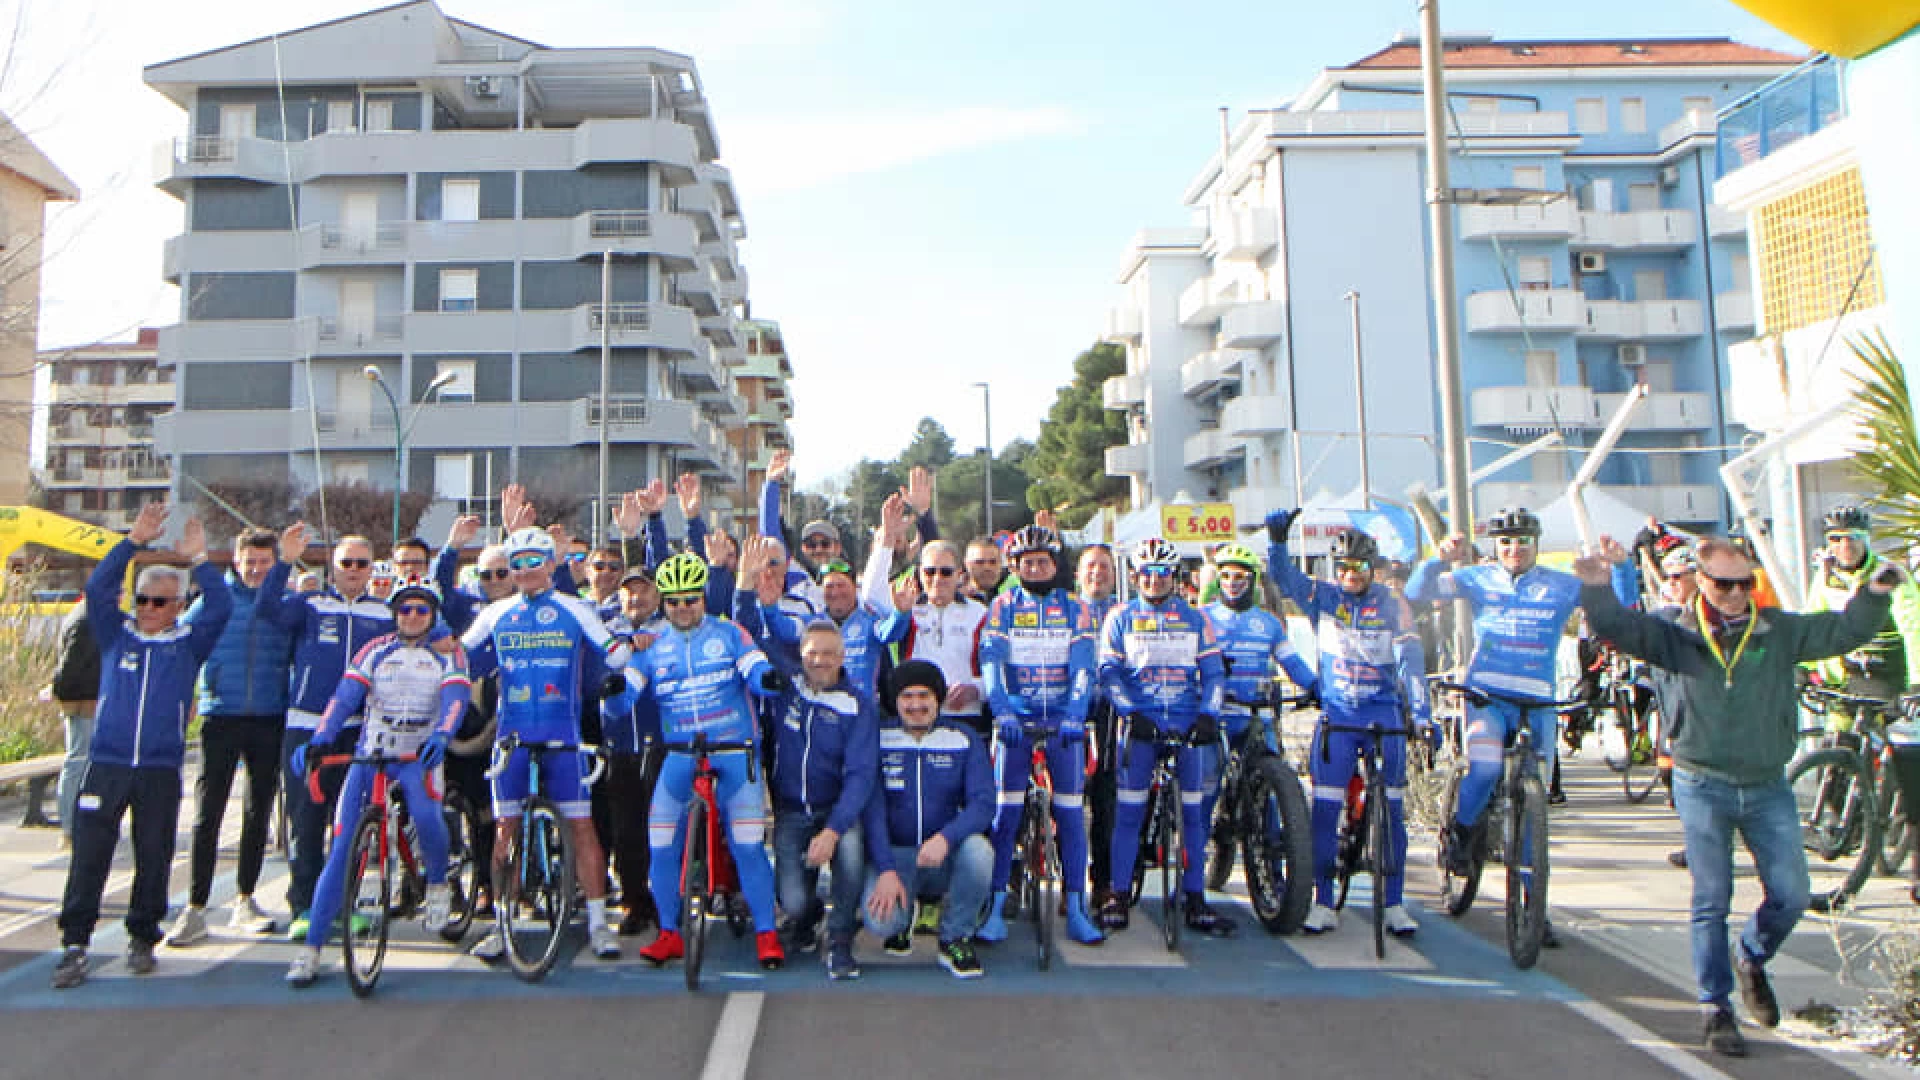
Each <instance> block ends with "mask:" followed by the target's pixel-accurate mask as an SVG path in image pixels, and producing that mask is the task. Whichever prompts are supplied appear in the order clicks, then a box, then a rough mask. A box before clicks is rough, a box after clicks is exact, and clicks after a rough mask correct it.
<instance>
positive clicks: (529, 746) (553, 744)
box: [487, 735, 607, 787]
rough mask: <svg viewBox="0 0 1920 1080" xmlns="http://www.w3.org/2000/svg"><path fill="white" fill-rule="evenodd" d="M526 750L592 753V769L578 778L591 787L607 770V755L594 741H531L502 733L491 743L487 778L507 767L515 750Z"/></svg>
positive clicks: (540, 752) (542, 752)
mask: <svg viewBox="0 0 1920 1080" xmlns="http://www.w3.org/2000/svg"><path fill="white" fill-rule="evenodd" d="M522 749H524V750H527V751H529V752H530V753H532V754H534V755H536V756H537V755H540V754H562V753H566V752H568V751H572V752H575V753H581V754H591V755H593V770H592V771H591V772H589V773H587V775H586V776H584V777H582V778H581V780H580V783H581V786H583V787H592V786H593V785H594V784H596V783H598V782H599V780H600V777H601V775H602V774H604V773H605V772H606V771H607V755H606V754H605V752H603V751H602V750H601V748H600V747H599V746H598V745H597V744H594V743H572V742H567V741H565V740H563V739H548V740H545V741H542V742H533V741H530V740H527V739H523V738H521V737H520V736H519V735H504V736H502V737H501V738H499V739H498V740H496V741H495V742H494V744H493V760H492V761H491V762H489V763H488V765H487V778H488V779H493V778H494V777H497V776H499V775H500V773H501V772H502V771H504V770H505V769H506V767H507V760H508V759H509V758H511V757H513V752H514V751H515V750H522Z"/></svg>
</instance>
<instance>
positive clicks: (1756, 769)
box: [1573, 537, 1906, 1057]
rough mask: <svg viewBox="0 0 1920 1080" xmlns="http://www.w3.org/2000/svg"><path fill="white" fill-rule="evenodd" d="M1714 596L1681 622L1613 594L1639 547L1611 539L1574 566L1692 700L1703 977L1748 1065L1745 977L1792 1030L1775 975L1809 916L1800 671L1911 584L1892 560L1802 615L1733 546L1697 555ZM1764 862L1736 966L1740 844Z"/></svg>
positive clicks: (1714, 1017) (1683, 787)
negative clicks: (1824, 608) (1777, 960)
mask: <svg viewBox="0 0 1920 1080" xmlns="http://www.w3.org/2000/svg"><path fill="white" fill-rule="evenodd" d="M1697 558H1698V564H1699V569H1698V570H1697V571H1696V577H1697V579H1698V581H1699V585H1700V590H1699V593H1698V595H1696V596H1695V597H1694V598H1693V601H1692V603H1691V605H1690V606H1689V608H1688V609H1687V610H1685V611H1683V612H1682V613H1681V615H1680V617H1679V618H1678V619H1676V620H1671V621H1670V620H1668V619H1663V618H1660V617H1658V616H1654V615H1644V614H1641V613H1639V612H1634V611H1629V610H1627V609H1626V608H1624V607H1622V606H1621V604H1620V601H1619V599H1618V597H1616V596H1615V595H1614V594H1613V591H1612V590H1611V589H1610V588H1609V587H1608V586H1609V582H1610V570H1609V566H1608V564H1609V563H1614V564H1618V563H1622V562H1625V561H1626V559H1627V552H1626V549H1624V548H1622V547H1621V546H1620V545H1619V544H1618V543H1616V542H1614V540H1613V539H1612V538H1610V537H1602V538H1601V550H1600V553H1599V554H1588V555H1583V556H1581V557H1580V558H1579V559H1577V560H1575V562H1574V567H1573V568H1574V573H1575V574H1576V575H1578V577H1579V578H1580V581H1581V584H1582V586H1583V587H1582V588H1581V590H1580V603H1581V605H1582V606H1583V607H1584V608H1586V611H1587V619H1588V621H1589V622H1591V623H1592V625H1593V629H1594V632H1595V633H1596V634H1599V635H1600V636H1601V637H1603V638H1606V639H1607V640H1609V641H1611V642H1613V644H1614V647H1615V648H1617V649H1619V650H1620V651H1621V652H1624V653H1626V654H1628V655H1629V656H1637V657H1639V658H1640V659H1642V660H1645V661H1646V662H1647V663H1649V664H1652V665H1653V666H1655V667H1657V668H1660V669H1662V670H1663V671H1666V672H1670V673H1671V674H1672V675H1674V676H1676V678H1675V680H1674V681H1673V682H1672V683H1671V684H1669V686H1668V688H1667V689H1668V691H1669V692H1670V693H1672V694H1674V695H1677V696H1678V697H1680V698H1683V699H1684V701H1685V705H1686V708H1685V723H1683V724H1682V725H1681V726H1680V728H1679V730H1678V731H1676V732H1674V735H1673V802H1674V809H1675V810H1677V811H1678V812H1679V814H1680V826H1681V829H1682V831H1683V833H1684V834H1685V836H1686V842H1687V866H1688V869H1689V870H1690V871H1691V872H1692V874H1693V934H1692V937H1693V971H1694V978H1695V980H1696V981H1697V982H1698V983H1699V1001H1700V1004H1701V1007H1702V1010H1703V1012H1704V1014H1705V1020H1706V1027H1705V1036H1704V1041H1705V1042H1706V1044H1707V1046H1709V1047H1710V1048H1712V1049H1713V1050H1714V1051H1715V1052H1716V1053H1720V1054H1725V1055H1728V1056H1732V1057H1738V1056H1741V1055H1744V1054H1745V1053H1746V1040H1745V1039H1744V1038H1743V1037H1742V1036H1741V1034H1740V1029H1739V1026H1738V1024H1736V1022H1735V1021H1734V1017H1733V1007H1732V1004H1731V1002H1730V1000H1729V999H1730V996H1731V994H1732V992H1733V987H1734V982H1735V978H1736V976H1737V978H1738V981H1739V985H1740V996H1741V998H1742V1000H1743V1001H1744V1002H1745V1004H1746V1007H1747V1012H1748V1013H1749V1014H1750V1015H1751V1017H1752V1018H1753V1019H1754V1020H1755V1021H1756V1022H1758V1023H1759V1024H1761V1025H1762V1026H1764V1027H1773V1026H1775V1025H1776V1024H1778V1023H1779V1022H1780V1005H1779V1003H1778V1002H1777V1001H1776V1000H1775V999H1774V995H1773V987H1772V985H1771V984H1770V983H1769V982H1768V980H1767V971H1766V964H1767V961H1768V960H1771V959H1772V958H1773V955H1774V953H1775V952H1777V951H1778V950H1779V948H1780V946H1781V944H1782V943H1784V942H1785V941H1786V939H1787V936H1788V935H1789V934H1791V933H1792V932H1793V927H1794V924H1795V923H1797V922H1798V921H1799V920H1800V915H1801V913H1802V912H1803V911H1805V910H1806V906H1807V898H1808V894H1809V889H1810V886H1809V882H1808V877H1807V856H1806V851H1805V850H1804V849H1803V846H1802V845H1803V841H1802V838H1801V830H1800V813H1799V809H1798V807H1797V805H1796V804H1795V801H1794V794H1793V788H1792V787H1791V786H1790V785H1789V784H1788V783H1787V779H1786V768H1787V763H1788V762H1789V761H1791V760H1792V758H1793V754H1794V750H1795V748H1796V746H1797V743H1798V735H1799V730H1800V718H1799V695H1798V694H1797V693H1796V692H1795V690H1794V675H1795V671H1796V669H1797V668H1798V666H1799V665H1800V664H1804V663H1807V662H1809V661H1813V660H1822V659H1825V658H1826V657H1829V656H1838V655H1841V654H1843V653H1847V652H1850V651H1852V650H1854V649H1856V648H1858V647H1860V645H1862V644H1864V643H1865V642H1867V641H1869V640H1871V639H1872V638H1873V636H1874V634H1876V633H1878V632H1879V630H1880V628H1881V627H1882V626H1884V625H1885V624H1886V620H1887V611H1888V608H1889V605H1890V604H1891V599H1890V594H1891V593H1892V591H1893V590H1894V589H1895V588H1897V587H1898V586H1899V585H1900V584H1901V583H1902V582H1903V581H1905V580H1906V575H1905V573H1904V572H1903V571H1901V569H1900V568H1899V567H1898V566H1897V565H1895V564H1892V563H1889V564H1887V567H1886V569H1885V570H1884V571H1883V572H1882V573H1880V574H1876V575H1875V576H1874V577H1873V579H1872V580H1871V581H1870V582H1869V583H1868V585H1867V587H1866V588H1864V589H1859V590H1857V591H1855V592H1854V594H1853V596H1852V598H1851V599H1849V600H1848V601H1847V606H1846V609H1845V610H1844V611H1841V612H1828V613H1822V614H1812V615H1794V614H1788V613H1786V612H1781V611H1777V610H1771V609H1764V608H1761V607H1760V606H1758V605H1756V604H1755V603H1754V599H1753V591H1754V572H1753V564H1752V562H1751V561H1749V560H1748V558H1747V557H1746V556H1745V555H1744V554H1742V553H1741V552H1740V551H1739V550H1738V549H1736V548H1735V547H1734V546H1733V545H1731V544H1729V543H1727V542H1726V541H1724V540H1717V539H1710V540H1704V541H1702V542H1701V543H1700V545H1699V547H1698V549H1697ZM1736 830H1738V831H1739V833H1740V836H1741V839H1742V840H1743V841H1744V842H1745V844H1746V846H1747V851H1748V852H1749V853H1750V854H1751V855H1752V856H1753V862H1754V868H1755V870H1756V871H1757V872H1758V874H1759V877H1760V885H1761V889H1762V892H1763V899H1762V901H1761V904H1760V908H1759V910H1757V911H1755V912H1754V914H1753V917H1752V918H1751V919H1749V920H1747V925H1746V928H1745V929H1744V930H1743V931H1742V932H1741V934H1740V946H1739V953H1738V956H1737V957H1730V956H1729V951H1730V950H1729V948H1728V945H1727V913H1728V909H1729V908H1730V906H1731V904H1732V900H1733V834H1734V832H1735V831H1736Z"/></svg>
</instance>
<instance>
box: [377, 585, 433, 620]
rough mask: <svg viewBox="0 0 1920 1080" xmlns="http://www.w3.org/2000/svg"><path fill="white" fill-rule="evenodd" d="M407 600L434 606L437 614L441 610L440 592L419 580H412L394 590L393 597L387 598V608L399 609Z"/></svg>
mask: <svg viewBox="0 0 1920 1080" xmlns="http://www.w3.org/2000/svg"><path fill="white" fill-rule="evenodd" d="M406 600H425V601H426V602H427V603H428V604H430V605H432V607H433V610H434V611H435V612H436V613H437V612H439V610H440V590H439V589H436V588H434V587H433V586H431V585H429V584H427V583H426V582H424V581H421V580H419V579H418V578H415V579H412V580H410V581H408V582H407V583H406V584H404V585H401V586H400V587H399V588H397V589H395V590H393V595H392V596H389V597H387V606H388V607H390V608H397V607H399V606H400V604H401V602H402V601H406Z"/></svg>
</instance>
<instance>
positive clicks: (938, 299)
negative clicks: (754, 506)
mask: <svg viewBox="0 0 1920 1080" xmlns="http://www.w3.org/2000/svg"><path fill="white" fill-rule="evenodd" d="M376 6H379V5H378V4H377V2H375V0H357V2H356V0H338V2H336V0H311V2H283V3H273V4H262V3H259V2H258V0H178V2H174V3H153V2H150V0H57V2H56V0H0V33H5V32H6V30H5V28H7V27H11V34H10V39H11V42H12V47H11V49H10V55H9V57H8V59H7V61H6V63H5V65H4V68H0V108H4V109H5V110H6V111H7V112H8V113H9V114H10V115H12V116H14V117H15V118H16V120H17V121H18V122H19V123H20V126H21V127H22V128H23V129H24V130H26V131H27V132H28V134H29V135H30V136H31V137H32V138H33V139H34V140H35V141H36V142H37V143H38V144H39V145H40V147H41V148H42V149H43V150H44V151H46V153H47V154H48V156H49V157H51V158H52V159H53V160H54V161H55V163H57V164H58V165H59V166H60V167H61V168H62V169H64V170H65V171H66V172H67V174H68V175H69V176H70V177H72V178H73V179H74V180H75V181H76V182H77V183H78V184H79V186H80V188H81V190H82V192H83V198H82V199H81V201H80V202H79V203H76V204H72V205H69V206H62V207H58V208H56V209H55V210H54V211H53V213H52V214H51V216H50V219H49V228H50V239H49V250H50V253H51V257H50V262H49V265H48V266H47V268H46V274H45V279H44V282H43V292H42V309H41V327H40V340H41V344H42V346H43V347H53V346H63V345H72V344H79V343H85V342H90V341H100V340H121V339H127V338H131V336H132V334H133V332H134V330H135V329H136V328H137V327H139V326H142V325H166V324H169V323H172V322H175V321H177V320H178V297H177V291H176V290H174V289H173V288H172V287H170V286H168V285H166V284H165V283H164V282H162V281H161V280H160V256H161V247H162V244H163V243H164V241H165V240H166V238H167V237H169V236H172V235H175V234H177V233H178V232H179V231H180V230H181V212H180V204H179V203H178V201H176V200H174V199H173V198H171V197H169V196H167V195H165V194H164V193H161V192H160V191H159V190H158V189H156V188H154V187H153V179H154V177H155V165H154V155H155V152H156V148H157V147H159V146H161V145H162V144H163V143H165V142H166V141H168V140H170V139H171V138H173V137H174V136H177V135H181V134H184V133H185V131H186V116H185V114H184V113H183V112H182V111H180V110H179V109H178V108H176V107H174V106H173V105H172V104H171V103H170V102H168V101H167V100H166V99H164V98H162V97H161V96H160V95H159V94H157V93H154V92H152V91H150V90H148V89H147V88H146V87H145V85H144V84H143V83H142V82H141V79H140V74H141V69H142V67H143V66H145V65H148V64H152V63H157V62H161V61H164V60H168V59H172V58H175V57H178V56H184V55H187V54H190V53H194V52H199V51H203V50H206V49H212V48H217V47H220V46H223V45H229V44H235V43H238V42H241V41H245V40H247V39H250V38H253V37H258V36H262V35H266V34H270V33H273V32H276V31H289V30H294V29H298V28H300V27H302V26H307V25H311V24H312V23H315V22H319V21H323V20H326V19H331V18H338V17H340V16H343V15H350V14H353V13H355V12H358V11H364V10H368V9H370V8H372V7H376ZM441 7H442V10H444V11H445V12H446V13H447V14H449V15H451V16H454V17H456V18H461V19H465V20H467V21H469V22H474V23H478V24H480V25H482V26H487V27H490V28H492V29H496V30H500V31H503V32H506V33H509V34H513V35H515V36H518V37H523V38H528V39H531V40H533V41H537V42H539V43H541V44H543V45H548V46H556V47H565V46H594V45H608V44H620V45H634V46H641V45H646V46H657V47H660V48H665V49H671V50H673V51H676V52H683V53H687V54H689V55H691V56H692V57H693V58H694V61H695V63H696V65H697V67H698V69H699V73H700V77H701V80H702V82H703V83H704V85H705V88H706V91H707V96H708V98H709V99H710V101H711V103H712V107H713V116H714V119H715V123H716V125H717V128H718V131H719V136H720V145H721V160H722V161H723V162H724V163H725V164H727V165H728V166H729V167H730V168H731V169H732V171H733V175H734V180H735V185H736V188H737V189H738V191H739V193H740V197H741V208H742V213H743V215H744V217H745V221H746V226H747V230H748V238H747V240H746V241H745V242H744V244H743V246H742V259H743V261H744V262H745V264H746V267H747V269H748V272H749V274H750V277H751V287H750V299H751V302H752V308H753V314H754V315H755V317H758V318H771V319H776V320H778V321H779V322H780V323H781V325H782V327H783V330H784V334H785V338H786V343H787V348H788V352H789V354H790V355H791V357H792V361H793V365H794V370H795V373H796V374H795V378H794V382H793V393H794V400H795V406H796V415H795V417H794V420H793V429H794V439H795V447H796V449H795V468H796V473H797V474H798V475H799V477H800V478H801V479H802V481H803V482H805V481H808V480H809V479H817V478H821V477H824V476H825V475H827V474H829V473H833V472H836V471H838V470H841V469H844V468H845V467H846V466H848V465H851V464H852V463H854V462H855V461H857V460H859V459H860V458H862V457H873V458H891V457H893V456H895V455H897V454H898V453H899V451H900V450H901V449H903V448H904V447H905V446H906V444H907V442H908V440H909V438H910V437H911V434H912V430H913V427H914V425H915V424H916V423H917V422H918V420H919V419H920V418H921V417H923V416H931V417H933V418H934V419H936V420H938V421H939V422H940V423H941V424H943V425H945V427H946V428H947V430H948V431H949V432H950V433H951V434H952V435H953V436H954V438H955V440H956V442H957V443H958V444H959V445H960V446H961V447H962V448H971V447H975V446H978V445H980V444H981V443H982V441H983V440H984V437H985V432H984V430H983V427H984V424H983V410H982V402H981V394H980V392H979V391H978V390H976V389H974V388H973V384H974V383H976V382H982V381H984V382H987V383H989V384H990V385H991V387H992V407H993V411H992V437H993V442H994V444H995V445H996V446H1004V445H1005V444H1006V442H1007V441H1008V440H1010V439H1013V438H1016V437H1025V438H1029V439H1031V438H1034V437H1035V436H1037V434H1038V432H1039V427H1040V421H1041V420H1042V418H1044V417H1045V415H1046V412H1047V409H1048V407H1049V406H1050V405H1051V404H1052V402H1053V399H1054V394H1055V392H1056V390H1057V388H1058V387H1059V386H1060V385H1061V384H1063V383H1065V382H1068V381H1070V380H1071V378H1072V362H1073V359H1074V357H1075V356H1076V355H1078V354H1079V353H1080V352H1081V351H1082V350H1084V349H1086V348H1087V347H1089V346H1090V345H1092V344H1093V343H1094V342H1095V340H1096V337H1097V335H1098V333H1099V328H1100V325H1101V322H1102V319H1103V316H1104V312H1105V311H1106V309H1107V308H1108V307H1110V306H1111V305H1112V304H1113V303H1114V301H1115V299H1116V298H1117V296H1118V287H1117V284H1116V282H1115V276H1116V273H1117V271H1118V269H1119V265H1120V261H1121V257H1122V255H1123V254H1124V252H1125V250H1126V247H1127V244H1128V241H1129V240H1130V239H1131V238H1132V236H1133V234H1134V233H1135V232H1137V231H1138V230H1139V229H1141V228H1144V227H1147V226H1153V225H1177V224H1182V223H1183V222H1184V220H1185V212H1184V210H1183V208H1182V206H1181V205H1180V194H1181V192H1182V191H1183V190H1184V189H1185V187H1186V186H1187V184H1188V183H1189V182H1190V181H1191V180H1192V179H1193V178H1194V176H1195V175H1196V174H1197V173H1198V171H1199V169H1200V167H1201V166H1202V165H1203V164H1204V162H1205V161H1206V159H1207V157H1208V155H1209V154H1210V153H1212V152H1213V151H1214V149H1216V148H1217V146H1218V142H1219V115H1218V110H1219V109H1220V108H1221V107H1223V106H1224V107H1228V108H1230V109H1232V110H1233V112H1234V116H1235V119H1236V121H1237V119H1238V117H1239V116H1240V115H1241V114H1242V113H1243V112H1244V111H1245V110H1246V109H1249V108H1267V107H1272V106H1275V105H1278V104H1281V103H1282V102H1284V101H1285V100H1287V99H1288V98H1289V97H1290V96H1292V95H1293V94H1294V93H1296V92H1298V91H1299V90H1300V89H1301V88H1303V87H1304V86H1305V85H1306V84H1307V82H1308V81H1309V80H1310V79H1311V78H1312V77H1313V75H1314V74H1315V73H1316V72H1318V71H1319V70H1321V69H1322V68H1325V67H1332V66H1338V65H1341V64H1346V63H1350V62H1352V61H1353V60H1356V59H1358V58H1360V57H1362V56H1365V55H1367V54H1368V53H1370V52H1373V51H1374V50H1376V49H1379V48H1381V47H1383V46H1385V45H1386V44H1388V43H1389V41H1390V40H1391V39H1392V37H1393V35H1394V34H1395V33H1396V32H1398V31H1401V30H1404V29H1410V28H1412V27H1413V26H1414V25H1415V23H1416V20H1417V12H1416V8H1415V5H1414V4H1413V3H1412V2H1411V0H1407V2H1396V3H1386V2H1381V0H1353V2H1349V3H1346V4H1339V5H1306V4H1301V3H1298V2H1274V0H1269V2H1267V3H1250V2H1245V0H1212V2H1210V3H1207V4H1204V5H1191V6H1190V5H1186V4H1175V3H1172V2H1169V0H1102V2H1100V3H1092V2H1088V0H1041V2H1038V3H1036V2H1034V0H974V2H972V3H968V4H964V5H949V4H939V5H936V4H928V3H918V2H902V0H661V2H653V3H648V2H635V0H546V2H544V3H541V4H526V3H524V2H519V0H441ZM1196 13H1198V14H1196ZM1441 18H1442V26H1443V27H1444V29H1445V31H1446V32H1448V33H1454V32H1463V33H1464V32H1481V33H1495V34H1498V35H1499V36H1501V37H1506V38H1524V37H1533V38H1541V37H1676V36H1694V35H1728V36H1732V37H1734V38H1736V39H1738V40H1741V41H1746V42H1749V43H1752V44H1757V45H1765V46H1771V47H1774V48H1781V49H1785V50H1789V51H1796V52H1798V51H1804V49H1803V48H1802V47H1800V46H1798V45H1797V44H1796V43H1794V42H1793V41H1791V40H1790V39H1788V38H1787V37H1785V36H1784V35H1783V34H1781V33H1779V32H1778V31H1775V30H1773V29H1772V28H1771V27H1768V26H1767V25H1766V24H1764V23H1761V22H1760V21H1759V20H1757V19H1755V18H1753V17H1752V16H1750V15H1748V14H1746V12H1744V11H1742V10H1741V9H1740V8H1738V7H1736V6H1734V5H1733V4H1732V3H1731V2H1730V0H1609V2H1607V3H1604V4H1602V3H1591V4H1540V3H1536V2H1531V0H1529V2H1524V3H1523V2H1519V0H1504V2H1494V0H1443V2H1442V6H1441Z"/></svg>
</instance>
